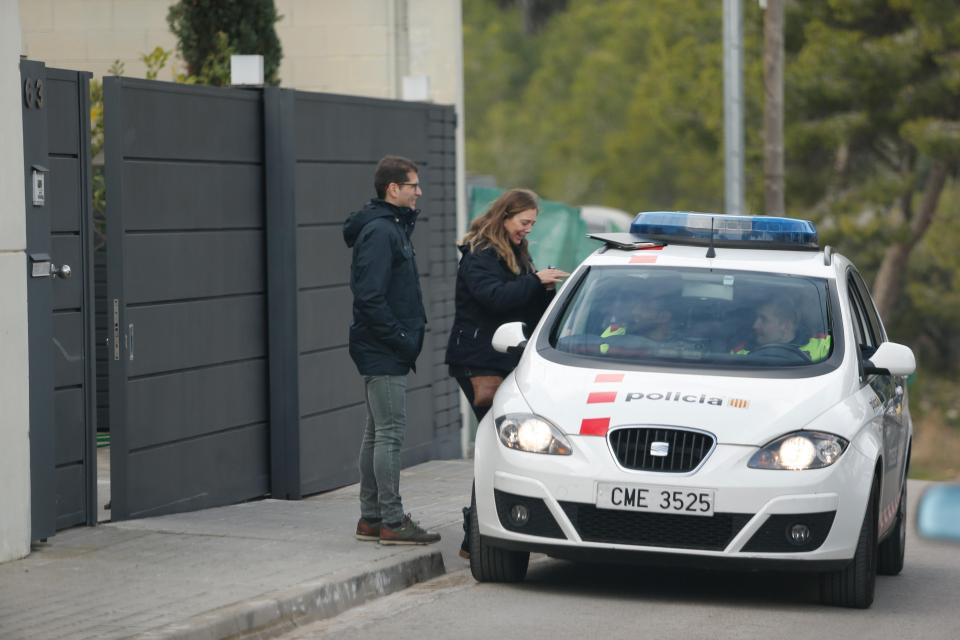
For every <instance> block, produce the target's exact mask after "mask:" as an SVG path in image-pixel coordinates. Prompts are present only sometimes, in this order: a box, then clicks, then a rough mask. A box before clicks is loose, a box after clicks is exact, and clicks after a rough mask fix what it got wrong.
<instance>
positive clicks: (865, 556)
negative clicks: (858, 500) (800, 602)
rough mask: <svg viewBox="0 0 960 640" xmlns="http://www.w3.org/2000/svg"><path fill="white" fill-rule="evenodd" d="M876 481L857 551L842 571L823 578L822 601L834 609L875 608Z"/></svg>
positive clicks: (821, 583)
mask: <svg viewBox="0 0 960 640" xmlns="http://www.w3.org/2000/svg"><path fill="white" fill-rule="evenodd" d="M879 488H880V485H879V482H878V480H877V478H874V481H873V490H872V491H871V492H870V498H869V499H868V500H867V509H866V513H865V514H864V515H863V524H861V525H860V536H859V537H858V538H857V551H856V553H855V554H854V556H853V560H851V561H850V564H848V565H847V566H846V567H844V568H843V569H840V570H839V571H830V572H828V573H822V574H820V601H821V602H823V604H827V605H831V606H835V607H850V608H853V609H866V608H868V607H869V606H870V605H871V604H873V593H874V588H875V586H876V581H877V495H878V491H879Z"/></svg>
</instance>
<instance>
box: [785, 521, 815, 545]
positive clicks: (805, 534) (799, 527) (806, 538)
mask: <svg viewBox="0 0 960 640" xmlns="http://www.w3.org/2000/svg"><path fill="white" fill-rule="evenodd" d="M788 537H789V539H790V542H791V543H793V544H795V545H797V546H798V547H802V546H803V545H805V544H807V543H808V542H810V527H808V526H807V525H805V524H795V525H793V526H792V527H790V533H789V535H788Z"/></svg>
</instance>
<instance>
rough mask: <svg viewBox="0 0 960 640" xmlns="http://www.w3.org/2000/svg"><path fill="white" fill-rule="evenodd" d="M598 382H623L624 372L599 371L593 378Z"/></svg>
mask: <svg viewBox="0 0 960 640" xmlns="http://www.w3.org/2000/svg"><path fill="white" fill-rule="evenodd" d="M593 381H594V382H595V383H596V382H623V374H622V373H598V374H597V377H596V378H594V380H593Z"/></svg>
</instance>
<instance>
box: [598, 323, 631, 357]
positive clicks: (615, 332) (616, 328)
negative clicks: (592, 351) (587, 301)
mask: <svg viewBox="0 0 960 640" xmlns="http://www.w3.org/2000/svg"><path fill="white" fill-rule="evenodd" d="M625 335H627V328H626V327H624V326H622V325H616V324H612V325H610V326H609V327H607V328H606V329H604V330H603V333H601V334H600V337H601V338H612V337H613V336H625ZM607 351H610V345H609V344H607V343H606V342H602V343H600V353H606V352H607Z"/></svg>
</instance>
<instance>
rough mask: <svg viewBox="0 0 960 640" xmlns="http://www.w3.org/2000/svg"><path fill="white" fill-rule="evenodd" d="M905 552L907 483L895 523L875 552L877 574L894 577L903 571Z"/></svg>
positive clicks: (902, 492) (904, 486)
mask: <svg viewBox="0 0 960 640" xmlns="http://www.w3.org/2000/svg"><path fill="white" fill-rule="evenodd" d="M906 550H907V483H906V482H904V483H903V490H902V491H901V492H900V504H899V505H898V506H897V523H896V524H895V525H894V530H893V531H891V532H890V535H888V536H887V538H886V540H884V541H883V542H881V543H880V550H879V551H878V552H877V573H879V574H880V575H882V576H895V575H897V574H898V573H900V572H901V571H903V556H904V553H905V552H906Z"/></svg>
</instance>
